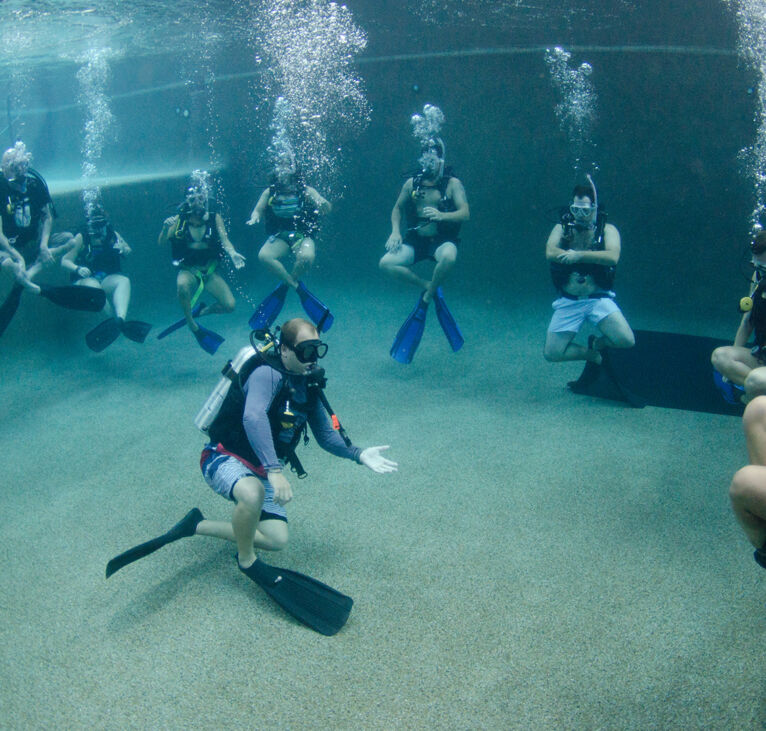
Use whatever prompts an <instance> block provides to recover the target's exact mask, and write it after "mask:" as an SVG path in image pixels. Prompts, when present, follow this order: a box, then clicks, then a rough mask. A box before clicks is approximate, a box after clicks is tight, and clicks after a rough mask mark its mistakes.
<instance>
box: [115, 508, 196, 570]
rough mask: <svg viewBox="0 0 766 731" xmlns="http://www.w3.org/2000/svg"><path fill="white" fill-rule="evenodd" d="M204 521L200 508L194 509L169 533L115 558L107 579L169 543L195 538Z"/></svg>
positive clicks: (134, 547)
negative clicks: (190, 537) (198, 527)
mask: <svg viewBox="0 0 766 731" xmlns="http://www.w3.org/2000/svg"><path fill="white" fill-rule="evenodd" d="M204 519H205V516H204V515H202V513H201V511H200V509H199V508H192V509H191V510H190V511H189V512H188V513H187V514H186V515H184V517H183V518H181V520H179V521H178V523H176V524H175V525H174V526H173V527H172V528H171V529H170V530H169V531H168V532H167V533H163V534H162V535H161V536H158V537H157V538H152V540H150V541H146V543H141V544H139V545H138V546H133V548H129V549H128V550H127V551H125V552H124V553H121V554H120V555H119V556H115V557H114V558H113V559H112V560H111V561H110V562H109V563H108V564H107V565H106V578H107V579H108V578H109V577H110V576H111V575H112V574H113V573H114V572H115V571H119V570H120V569H121V568H122V567H123V566H127V565H128V564H129V563H133V561H138V559H139V558H143V557H144V556H148V555H149V554H150V553H154V552H155V551H156V550H157V549H158V548H162V547H163V546H166V545H167V544H168V543H172V542H173V541H177V540H180V539H181V538H188V537H189V536H193V535H194V533H195V532H196V530H197V525H198V524H199V522H200V521H201V520H204Z"/></svg>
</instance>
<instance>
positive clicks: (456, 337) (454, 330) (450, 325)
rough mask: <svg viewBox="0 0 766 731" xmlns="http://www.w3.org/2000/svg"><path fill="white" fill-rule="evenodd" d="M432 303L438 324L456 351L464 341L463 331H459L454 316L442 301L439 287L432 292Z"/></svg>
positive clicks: (442, 295)
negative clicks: (434, 306)
mask: <svg viewBox="0 0 766 731" xmlns="http://www.w3.org/2000/svg"><path fill="white" fill-rule="evenodd" d="M434 304H435V305H436V317H437V318H438V320H439V324H440V325H441V326H442V330H444V334H445V335H446V336H447V340H448V341H449V344H450V347H451V348H452V352H453V353H457V351H458V350H460V348H462V347H463V344H464V343H465V338H464V337H463V333H461V332H460V328H459V327H458V324H457V323H456V322H455V318H454V317H452V313H451V312H450V311H449V308H448V307H447V303H446V302H445V301H444V293H443V292H442V288H441V287H437V288H436V292H435V293H434Z"/></svg>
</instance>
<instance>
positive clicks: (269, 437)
mask: <svg viewBox="0 0 766 731" xmlns="http://www.w3.org/2000/svg"><path fill="white" fill-rule="evenodd" d="M284 379H288V382H289V385H290V386H291V387H292V388H293V389H294V394H295V397H294V398H295V404H294V405H295V406H297V407H300V406H302V405H303V404H304V403H305V402H306V400H307V399H306V379H305V378H304V377H301V376H288V375H284V374H283V373H280V372H279V371H277V370H275V369H274V368H271V367H270V366H268V365H264V366H261V367H259V368H256V369H255V370H254V371H253V372H252V373H251V374H250V377H249V378H248V379H247V381H246V382H245V386H244V389H243V390H244V393H245V411H244V415H243V417H242V423H243V426H244V428H245V433H246V434H247V438H248V441H249V442H250V446H251V447H252V448H253V451H254V452H255V454H256V456H257V457H258V460H259V462H260V463H261V464H262V465H263V466H264V467H265V468H266V469H267V470H269V469H276V468H279V467H281V466H282V465H281V464H280V462H279V460H278V459H277V451H276V448H275V446H274V435H273V434H272V432H271V424H270V423H269V416H268V411H269V408H270V407H271V404H272V402H273V401H274V398H275V397H276V396H277V395H278V394H279V393H280V391H281V390H282V387H283V381H284ZM291 405H292V402H291ZM292 411H293V413H294V414H295V427H294V428H295V429H300V428H301V427H302V426H303V424H304V423H306V422H308V425H309V428H310V429H311V433H312V434H313V435H314V438H315V439H316V440H317V443H318V444H319V446H320V447H322V449H324V450H326V451H328V452H330V454H334V455H335V456H337V457H345V458H346V459H352V460H354V461H355V462H359V455H360V454H361V453H362V450H361V449H360V448H359V447H355V446H353V445H352V446H351V447H347V446H346V444H345V442H344V441H343V439H342V438H341V436H340V434H339V433H338V432H337V431H336V430H335V429H333V426H332V422H331V421H330V417H329V415H328V413H327V411H326V410H325V408H324V407H323V406H322V404H321V403H320V401H319V399H312V401H311V403H310V404H309V407H308V410H307V413H304V412H303V411H301V410H300V409H299V408H292Z"/></svg>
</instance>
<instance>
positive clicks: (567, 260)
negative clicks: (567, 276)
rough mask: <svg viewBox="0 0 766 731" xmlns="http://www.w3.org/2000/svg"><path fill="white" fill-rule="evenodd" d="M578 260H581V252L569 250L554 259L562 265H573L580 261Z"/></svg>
mask: <svg viewBox="0 0 766 731" xmlns="http://www.w3.org/2000/svg"><path fill="white" fill-rule="evenodd" d="M580 259H582V252H581V251H573V250H571V249H570V250H569V251H565V252H564V253H563V254H559V255H558V256H557V257H556V261H558V262H561V263H562V264H575V263H576V262H578V261H580Z"/></svg>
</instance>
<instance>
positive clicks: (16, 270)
mask: <svg viewBox="0 0 766 731" xmlns="http://www.w3.org/2000/svg"><path fill="white" fill-rule="evenodd" d="M3 269H7V270H8V271H9V272H10V273H11V274H12V275H13V276H14V278H15V279H16V281H17V282H18V283H19V284H20V285H21V286H22V287H25V288H26V289H28V290H29V291H30V292H32V293H33V294H40V292H41V291H42V290H41V289H40V287H39V285H37V284H35V283H34V282H33V281H32V280H31V279H30V278H29V277H28V276H27V270H26V269H25V268H24V267H23V266H22V265H21V264H19V263H18V262H17V261H12V260H10V259H8V260H6V261H5V262H3Z"/></svg>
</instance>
